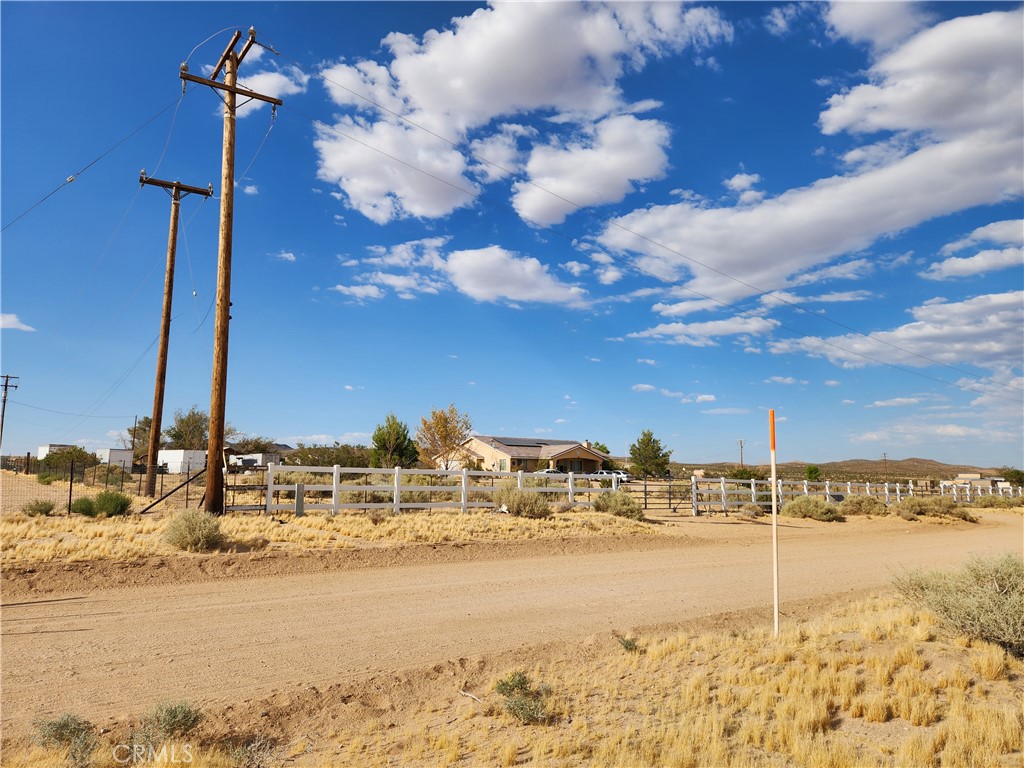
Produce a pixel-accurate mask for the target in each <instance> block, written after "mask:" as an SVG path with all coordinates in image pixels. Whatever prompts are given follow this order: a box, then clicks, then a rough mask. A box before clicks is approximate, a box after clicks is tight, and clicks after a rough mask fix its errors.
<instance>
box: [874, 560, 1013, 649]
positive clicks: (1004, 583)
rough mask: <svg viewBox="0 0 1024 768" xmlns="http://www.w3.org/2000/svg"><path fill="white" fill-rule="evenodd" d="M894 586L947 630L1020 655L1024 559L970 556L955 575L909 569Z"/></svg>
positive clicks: (949, 572)
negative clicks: (931, 613)
mask: <svg viewBox="0 0 1024 768" xmlns="http://www.w3.org/2000/svg"><path fill="white" fill-rule="evenodd" d="M894 584H895V586H896V589H897V590H899V592H900V594H902V595H903V596H904V597H905V598H906V599H907V600H909V601H910V602H911V603H913V604H914V605H917V606H921V607H924V608H927V609H928V610H930V611H932V612H933V613H934V614H935V615H936V616H938V617H939V620H940V621H941V622H942V623H943V624H944V625H945V626H947V627H949V628H950V629H953V630H955V631H956V632H960V633H962V634H964V635H966V636H968V637H971V638H977V639H980V640H985V641H987V642H990V643H996V644H997V645H1000V646H1002V647H1003V648H1005V649H1006V650H1008V651H1009V652H1010V653H1012V654H1014V655H1016V656H1019V657H1024V558H1022V557H1021V556H1020V555H1017V554H1012V553H1007V554H1005V555H1003V556H1001V557H993V558H982V557H978V556H975V557H972V558H971V559H970V560H968V562H967V564H966V565H965V566H964V567H963V568H962V569H960V570H959V571H946V572H943V571H933V572H930V573H922V572H921V571H911V572H908V573H906V574H904V575H902V576H898V577H896V579H895V581H894Z"/></svg>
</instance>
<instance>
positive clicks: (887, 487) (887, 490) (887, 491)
mask: <svg viewBox="0 0 1024 768" xmlns="http://www.w3.org/2000/svg"><path fill="white" fill-rule="evenodd" d="M884 488H885V506H887V507H888V506H889V484H888V483H886V484H885V486H884Z"/></svg>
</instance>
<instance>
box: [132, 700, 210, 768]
mask: <svg viewBox="0 0 1024 768" xmlns="http://www.w3.org/2000/svg"><path fill="white" fill-rule="evenodd" d="M202 721H203V713H202V710H200V709H199V708H198V707H195V706H193V705H192V704H190V703H189V702H187V701H178V702H164V703H161V704H157V705H156V706H155V707H154V708H153V709H152V710H150V712H149V714H148V715H146V716H145V717H144V718H142V722H140V723H139V726H138V729H132V730H131V731H130V732H129V734H128V742H129V744H130V746H131V747H132V749H131V752H130V755H131V757H130V758H129V759H130V760H131V762H136V759H138V760H139V761H140V762H151V761H152V757H151V755H152V754H153V753H154V752H155V751H157V749H158V748H159V747H160V745H162V744H165V743H167V742H168V741H170V740H171V739H175V738H182V737H185V736H188V735H189V734H190V733H191V732H192V731H194V730H195V729H196V726H198V725H199V723H201V722H202ZM138 747H143V749H141V750H140V749H138Z"/></svg>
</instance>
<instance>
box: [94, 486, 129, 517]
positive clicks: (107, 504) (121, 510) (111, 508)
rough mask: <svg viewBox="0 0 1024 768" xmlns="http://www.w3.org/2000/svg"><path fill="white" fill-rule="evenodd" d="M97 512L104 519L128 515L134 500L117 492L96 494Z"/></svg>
mask: <svg viewBox="0 0 1024 768" xmlns="http://www.w3.org/2000/svg"><path fill="white" fill-rule="evenodd" d="M95 504H96V512H97V514H100V515H103V516H104V517H115V516H117V515H127V514H128V513H129V512H130V511H131V509H132V500H131V499H130V498H129V497H127V496H125V495H124V494H123V493H118V492H117V491H102V492H100V493H98V494H96V501H95Z"/></svg>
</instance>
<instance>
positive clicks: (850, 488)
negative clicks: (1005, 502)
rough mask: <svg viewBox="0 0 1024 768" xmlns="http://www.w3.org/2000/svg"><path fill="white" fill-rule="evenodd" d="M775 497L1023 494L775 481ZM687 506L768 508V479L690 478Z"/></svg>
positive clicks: (957, 498)
mask: <svg viewBox="0 0 1024 768" xmlns="http://www.w3.org/2000/svg"><path fill="white" fill-rule="evenodd" d="M776 483H777V486H776V498H777V499H778V504H779V506H781V505H782V504H784V503H785V501H786V499H793V498H796V497H798V496H813V497H815V498H821V499H824V500H825V501H833V502H839V501H842V500H843V499H845V498H847V497H849V496H873V497H874V498H876V499H880V500H882V501H884V502H885V504H886V505H889V504H893V503H896V504H898V503H899V502H901V501H902V500H903V499H906V498H914V497H922V496H947V497H949V498H952V499H953V501H954V502H957V503H959V502H966V503H970V502H971V501H974V500H976V499H978V498H979V497H981V496H1007V497H1010V498H1020V497H1022V496H1024V488H1022V487H1019V486H1018V487H1014V486H1010V487H998V488H992V487H988V488H986V487H980V486H972V485H953V484H947V483H940V484H938V485H937V486H934V485H931V484H928V485H925V484H922V483H917V484H915V483H913V482H907V483H870V482H864V483H853V482H846V483H838V482H831V481H829V480H826V481H824V482H816V483H815V482H810V481H807V480H804V481H802V482H801V481H792V480H778V481H776ZM690 497H691V504H692V506H691V509H692V512H693V514H694V515H700V514H704V513H708V514H714V513H715V512H725V513H726V514H728V512H729V510H730V509H738V508H739V507H741V506H743V505H744V504H757V505H759V506H767V507H771V504H772V483H771V480H734V479H732V480H731V479H729V478H725V477H719V478H698V477H692V478H690Z"/></svg>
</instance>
